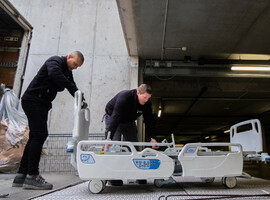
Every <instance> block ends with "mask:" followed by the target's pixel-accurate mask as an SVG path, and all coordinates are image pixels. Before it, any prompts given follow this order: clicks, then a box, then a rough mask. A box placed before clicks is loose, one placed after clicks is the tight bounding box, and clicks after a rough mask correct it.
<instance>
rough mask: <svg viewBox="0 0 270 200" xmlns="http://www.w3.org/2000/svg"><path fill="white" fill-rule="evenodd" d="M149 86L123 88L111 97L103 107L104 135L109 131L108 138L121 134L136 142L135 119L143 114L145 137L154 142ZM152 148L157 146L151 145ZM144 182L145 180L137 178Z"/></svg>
mask: <svg viewBox="0 0 270 200" xmlns="http://www.w3.org/2000/svg"><path fill="white" fill-rule="evenodd" d="M151 93H152V90H151V87H150V86H149V85H147V84H142V85H140V86H139V87H138V88H137V89H134V90H124V91H121V92H119V93H118V94H117V95H116V96H115V97H113V98H112V99H111V100H110V101H109V102H108V103H107V105H106V108H105V112H106V114H105V124H106V130H105V136H106V138H107V134H108V132H110V133H111V135H110V140H114V141H120V140H121V134H122V135H123V137H124V140H125V141H131V142H137V141H138V137H137V126H136V123H135V120H136V119H137V118H138V117H139V116H140V115H143V118H144V122H145V129H146V135H147V138H148V139H149V140H150V142H152V143H156V142H157V141H156V139H155V138H156V137H155V134H154V133H153V119H152V103H151V100H150V97H151ZM153 148H158V146H156V145H153ZM138 182H139V183H145V180H139V181H138ZM110 184H111V185H116V186H120V185H122V184H123V182H122V180H111V181H110Z"/></svg>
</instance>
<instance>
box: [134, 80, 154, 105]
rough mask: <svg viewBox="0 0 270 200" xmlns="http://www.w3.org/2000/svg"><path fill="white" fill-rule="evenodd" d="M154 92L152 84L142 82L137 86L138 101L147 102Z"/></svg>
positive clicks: (142, 103)
mask: <svg viewBox="0 0 270 200" xmlns="http://www.w3.org/2000/svg"><path fill="white" fill-rule="evenodd" d="M151 93H152V89H151V87H150V85H147V84H141V85H140V86H139V87H138V88H137V96H138V101H139V103H140V104H141V105H144V104H146V102H147V101H148V100H149V99H150V97H151Z"/></svg>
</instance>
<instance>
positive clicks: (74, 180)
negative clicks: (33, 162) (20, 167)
mask: <svg viewBox="0 0 270 200" xmlns="http://www.w3.org/2000/svg"><path fill="white" fill-rule="evenodd" d="M42 176H43V177H44V178H45V179H46V181H48V182H50V183H52V184H53V190H25V189H22V188H20V187H11V185H12V182H13V178H14V177H15V174H0V198H1V195H3V194H8V196H7V197H6V198H3V199H12V200H26V199H33V198H35V197H39V196H41V195H45V194H48V193H51V192H55V191H57V190H59V189H63V188H66V187H70V186H73V185H76V184H78V183H82V181H81V179H80V178H79V177H78V176H76V175H69V174H56V173H49V174H42ZM1 199H2V198H1Z"/></svg>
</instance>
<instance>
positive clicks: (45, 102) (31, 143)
mask: <svg viewBox="0 0 270 200" xmlns="http://www.w3.org/2000/svg"><path fill="white" fill-rule="evenodd" d="M83 62H84V57H83V54H82V53H81V52H79V51H75V52H73V53H71V54H69V55H68V56H65V57H59V56H53V57H51V58H49V59H48V60H46V61H45V63H44V64H43V65H42V67H41V68H40V70H39V71H38V73H37V75H36V76H35V77H34V79H33V80H32V82H31V83H30V85H29V86H28V88H27V89H26V91H25V93H24V95H23V96H22V108H23V110H24V112H25V114H26V116H27V119H28V123H29V129H30V132H29V140H28V142H27V144H26V146H25V149H24V153H23V156H22V159H21V163H20V168H19V171H18V173H17V175H16V177H15V178H14V180H13V184H12V186H13V187H23V188H27V189H52V187H53V185H52V184H50V183H48V182H46V181H45V180H44V178H42V176H41V175H40V174H39V161H40V155H41V151H42V146H43V144H44V142H45V140H46V138H47V136H48V130H47V119H48V111H49V110H50V109H51V108H52V101H53V100H54V98H55V97H56V94H57V92H60V91H63V90H64V89H65V88H66V89H67V90H68V91H69V93H70V94H71V95H72V96H74V93H75V92H76V91H77V90H78V88H77V86H76V84H75V82H74V80H73V75H72V70H74V69H77V68H78V67H80V66H81V65H82V64H83Z"/></svg>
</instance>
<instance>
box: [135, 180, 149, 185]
mask: <svg viewBox="0 0 270 200" xmlns="http://www.w3.org/2000/svg"><path fill="white" fill-rule="evenodd" d="M136 183H138V184H146V183H147V180H145V179H140V180H136Z"/></svg>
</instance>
